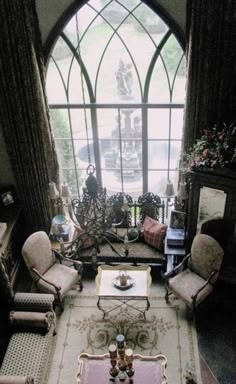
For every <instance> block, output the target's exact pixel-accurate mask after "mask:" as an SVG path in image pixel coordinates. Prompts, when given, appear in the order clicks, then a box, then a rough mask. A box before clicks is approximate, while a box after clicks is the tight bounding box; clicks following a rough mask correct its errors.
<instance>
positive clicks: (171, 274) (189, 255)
mask: <svg viewBox="0 0 236 384" xmlns="http://www.w3.org/2000/svg"><path fill="white" fill-rule="evenodd" d="M190 257H191V253H189V254H188V255H186V256H185V257H184V258H183V260H182V261H181V263H179V264H178V265H176V267H174V268H173V269H172V270H171V271H169V272H166V273H164V274H163V278H164V279H165V280H168V279H169V278H170V277H171V276H173V275H175V274H176V272H179V270H180V269H181V268H184V267H185V266H186V265H187V261H188V259H189V258H190Z"/></svg>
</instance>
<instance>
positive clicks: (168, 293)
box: [165, 288, 171, 303]
mask: <svg viewBox="0 0 236 384" xmlns="http://www.w3.org/2000/svg"><path fill="white" fill-rule="evenodd" d="M165 290H166V293H165V301H166V303H169V296H170V295H171V292H169V291H168V288H165Z"/></svg>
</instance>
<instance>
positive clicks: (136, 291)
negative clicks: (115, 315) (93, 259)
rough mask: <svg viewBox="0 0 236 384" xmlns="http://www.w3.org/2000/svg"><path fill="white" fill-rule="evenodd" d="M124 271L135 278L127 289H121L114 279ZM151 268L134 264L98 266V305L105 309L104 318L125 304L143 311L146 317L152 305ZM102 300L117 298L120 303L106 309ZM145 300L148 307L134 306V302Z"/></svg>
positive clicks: (96, 280)
mask: <svg viewBox="0 0 236 384" xmlns="http://www.w3.org/2000/svg"><path fill="white" fill-rule="evenodd" d="M121 271H122V273H123V272H125V273H127V274H128V275H129V276H130V277H131V278H132V279H133V280H134V285H133V286H132V287H130V288H129V289H127V290H121V289H118V288H116V287H115V286H114V284H113V282H114V279H115V278H116V277H117V276H118V275H119V273H120V272H121ZM150 272H151V268H150V267H149V266H143V265H142V266H132V265H117V266H110V265H101V266H99V267H98V273H97V276H96V279H95V282H96V294H97V296H98V301H97V307H98V308H99V309H100V310H101V311H103V318H105V315H106V314H107V313H109V312H111V311H113V310H115V309H117V308H119V307H121V306H122V305H123V304H126V305H127V306H129V307H131V308H133V309H135V310H137V311H139V312H141V313H143V316H144V318H146V315H145V312H146V311H147V310H148V309H149V307H150V302H149V299H148V296H149V288H150V286H151V283H152V278H151V274H150ZM102 300H106V301H107V300H115V301H119V304H118V305H115V306H114V307H112V308H111V309H107V310H106V309H105V308H104V307H103V306H102V305H101V301H102ZM139 300H143V301H145V304H146V307H145V308H144V309H143V310H142V309H140V308H138V307H137V306H134V302H136V301H139Z"/></svg>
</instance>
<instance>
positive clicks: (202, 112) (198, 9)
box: [183, 0, 236, 149]
mask: <svg viewBox="0 0 236 384" xmlns="http://www.w3.org/2000/svg"><path fill="white" fill-rule="evenodd" d="M186 40H187V44H186V48H187V84H186V103H185V113H184V144H183V147H184V149H188V148H189V146H191V145H192V144H193V142H194V141H195V140H196V138H198V137H199V136H200V134H201V133H202V130H203V129H205V128H211V127H212V126H213V125H214V124H215V123H221V122H222V121H224V122H226V123H229V122H231V121H232V120H233V119H235V117H236V1H235V0H224V1H222V0H187V27H186Z"/></svg>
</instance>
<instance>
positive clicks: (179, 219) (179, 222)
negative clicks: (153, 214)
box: [169, 210, 186, 229]
mask: <svg viewBox="0 0 236 384" xmlns="http://www.w3.org/2000/svg"><path fill="white" fill-rule="evenodd" d="M185 219H186V214H185V212H182V211H176V210H174V211H171V215H170V225H169V226H170V228H173V229H184V228H185Z"/></svg>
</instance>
